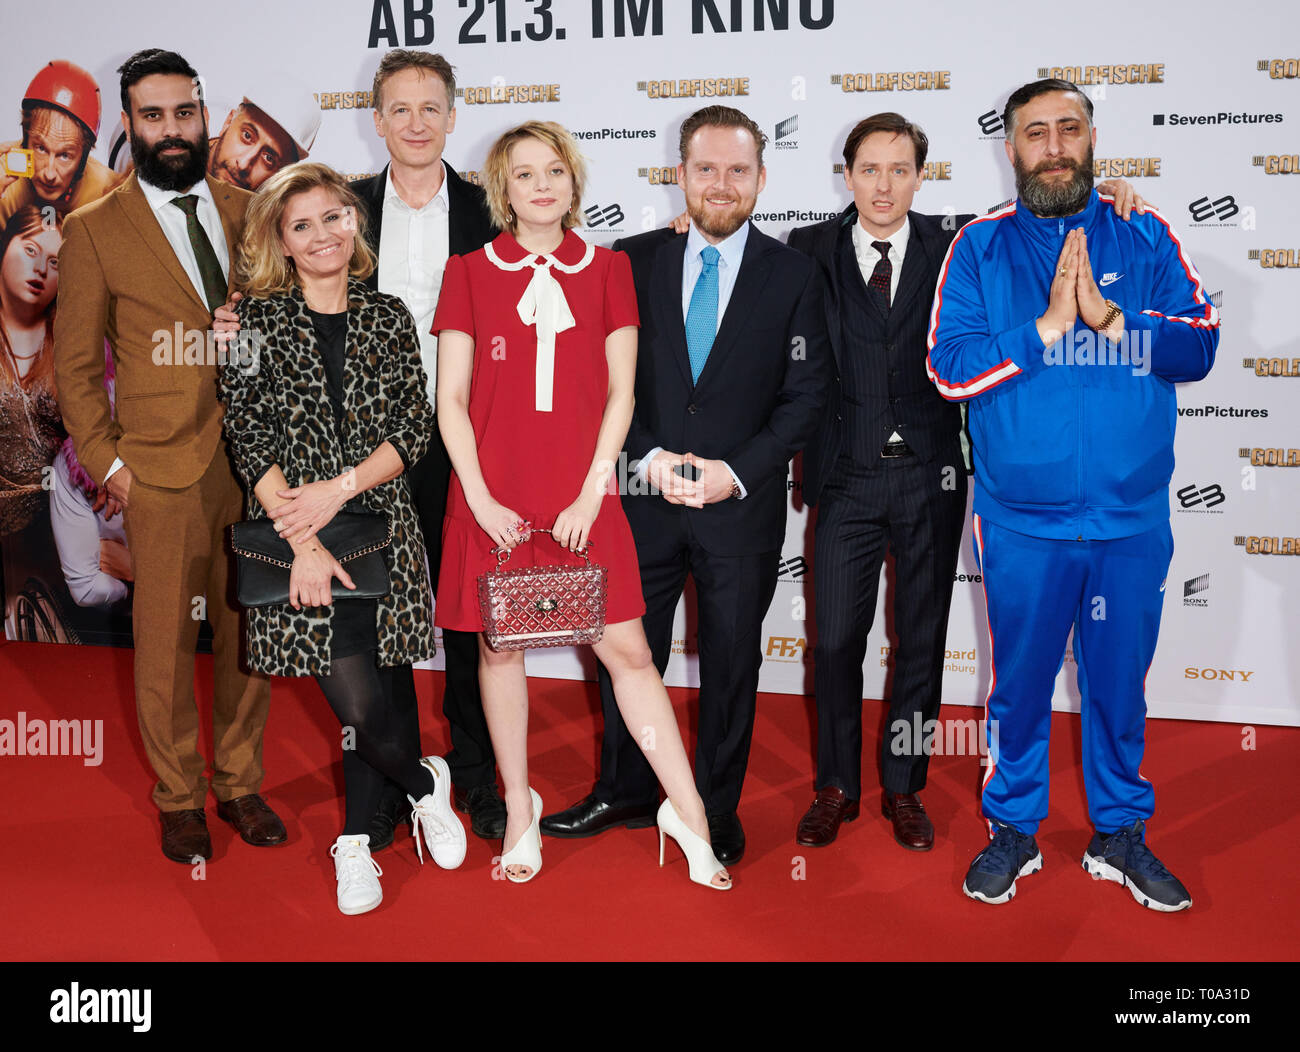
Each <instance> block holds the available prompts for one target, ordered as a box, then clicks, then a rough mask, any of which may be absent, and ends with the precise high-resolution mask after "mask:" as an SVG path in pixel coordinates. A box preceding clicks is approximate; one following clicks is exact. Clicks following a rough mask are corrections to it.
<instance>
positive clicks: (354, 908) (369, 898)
mask: <svg viewBox="0 0 1300 1052" xmlns="http://www.w3.org/2000/svg"><path fill="white" fill-rule="evenodd" d="M330 855H331V856H333V858H334V879H335V880H337V881H338V883H339V888H338V891H339V912H340V913H346V914H347V915H348V916H352V915H354V914H357V913H367V912H369V911H370V910H372V909H374V908H375V907H376V906H378V905H379V904H380V903H381V902H383V901H384V893H383V891H382V890H381V889H380V887H379V877H381V876H383V873H384V871H383V870H382V869H380V868H379V863H377V862H376V861H375V860H374V859H373V858H371V857H370V837H369V836H368V835H367V834H364V833H363V834H361V835H360V836H341V837H339V838H338V839H337V840H336V841H334V846H333V847H332V848H330Z"/></svg>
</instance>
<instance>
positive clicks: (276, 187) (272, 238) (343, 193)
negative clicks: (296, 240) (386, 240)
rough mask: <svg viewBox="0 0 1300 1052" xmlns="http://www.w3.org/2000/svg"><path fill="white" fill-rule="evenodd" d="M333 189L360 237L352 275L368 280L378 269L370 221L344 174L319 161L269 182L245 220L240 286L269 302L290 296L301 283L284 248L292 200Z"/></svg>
mask: <svg viewBox="0 0 1300 1052" xmlns="http://www.w3.org/2000/svg"><path fill="white" fill-rule="evenodd" d="M316 189H323V190H328V191H329V192H330V193H332V194H334V196H336V197H337V198H338V199H339V202H340V203H341V204H342V205H343V206H344V207H345V208H348V209H350V210H351V213H352V217H353V219H354V220H355V223H356V226H355V229H356V237H355V238H354V240H353V244H352V258H351V259H349V260H348V274H350V275H351V276H352V277H354V278H367V277H369V276H370V275H371V274H372V273H373V272H374V269H375V254H374V253H373V252H372V251H371V250H370V246H369V245H368V244H367V243H366V217H365V213H364V212H362V210H361V204H360V202H359V201H358V200H357V195H356V194H354V193H353V192H352V188H351V187H349V186H348V182H347V180H346V179H344V178H343V176H342V175H340V174H339V173H338V172H336V171H335V170H334V169H333V168H331V167H329V166H328V165H325V164H321V163H320V162H319V161H299V162H298V163H297V164H291V165H287V166H286V167H284V168H281V169H280V170H279V171H278V172H276V173H275V174H274V175H273V176H271V177H270V178H269V179H267V180H266V182H264V183H263V184H262V186H261V188H260V189H259V190H258V192H257V194H256V195H255V196H254V197H253V200H252V201H250V202H249V204H248V212H247V214H246V215H245V216H244V233H243V236H242V237H240V239H239V257H238V259H237V260H236V262H235V284H236V287H237V288H238V289H239V291H240V292H242V293H243V294H244V295H245V296H251V297H253V298H255V299H264V298H266V297H267V296H272V295H275V294H276V293H278V292H288V291H289V290H290V289H291V288H293V286H294V285H295V284H297V280H298V279H297V274H296V273H295V271H294V266H293V260H291V259H288V258H286V257H285V254H284V250H283V249H282V248H281V247H280V224H281V223H282V222H283V221H284V213H285V212H286V210H287V209H288V207H289V201H290V199H291V198H294V197H297V196H298V195H299V194H305V193H308V192H309V191H311V190H316Z"/></svg>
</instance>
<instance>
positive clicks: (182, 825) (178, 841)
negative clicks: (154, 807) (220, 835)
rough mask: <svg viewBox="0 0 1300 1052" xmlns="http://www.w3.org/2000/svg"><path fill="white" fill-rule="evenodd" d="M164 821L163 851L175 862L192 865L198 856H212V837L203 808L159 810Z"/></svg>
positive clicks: (205, 857) (204, 857) (159, 815)
mask: <svg viewBox="0 0 1300 1052" xmlns="http://www.w3.org/2000/svg"><path fill="white" fill-rule="evenodd" d="M158 817H159V819H160V820H161V821H162V853H163V854H164V855H166V856H167V857H168V858H169V859H171V860H172V861H173V862H180V863H182V864H183V865H186V866H188V865H190V864H191V863H192V862H193V861H194V860H195V859H196V858H202V859H209V858H211V857H212V838H211V837H210V836H208V819H207V816H206V815H205V814H204V813H203V808H201V807H199V808H190V809H187V810H184V811H159V812H158Z"/></svg>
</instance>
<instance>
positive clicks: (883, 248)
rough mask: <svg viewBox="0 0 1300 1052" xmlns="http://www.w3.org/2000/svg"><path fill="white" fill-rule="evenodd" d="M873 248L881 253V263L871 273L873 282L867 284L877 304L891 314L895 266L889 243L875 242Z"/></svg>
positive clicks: (872, 243)
mask: <svg viewBox="0 0 1300 1052" xmlns="http://www.w3.org/2000/svg"><path fill="white" fill-rule="evenodd" d="M871 247H872V248H874V249H875V250H876V251H877V252H879V253H880V262H878V263H877V264H876V269H875V270H873V271H872V272H871V280H870V281H868V282H867V288H869V289H870V290H871V294H872V295H873V296H875V297H876V302H877V303H878V304H879V305H880V307H881V308H882V309H883V310H884V312H885V313H886V314H888V313H889V282H890V279H891V278H892V277H893V276H894V265H893V264H892V263H890V262H889V242H888V241H873V242H871Z"/></svg>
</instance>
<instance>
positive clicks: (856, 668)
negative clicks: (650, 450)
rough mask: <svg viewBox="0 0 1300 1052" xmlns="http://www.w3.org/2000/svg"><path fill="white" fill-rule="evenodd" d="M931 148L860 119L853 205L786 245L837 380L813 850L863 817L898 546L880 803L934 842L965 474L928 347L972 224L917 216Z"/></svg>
mask: <svg viewBox="0 0 1300 1052" xmlns="http://www.w3.org/2000/svg"><path fill="white" fill-rule="evenodd" d="M927 146H928V143H927V140H926V137H925V133H924V132H923V131H921V129H920V128H919V127H917V126H916V125H915V124H912V123H911V122H910V121H907V120H905V119H904V118H903V117H901V116H899V115H898V114H896V113H878V114H875V115H874V116H872V117H868V118H866V119H865V120H863V121H860V122H859V123H858V124H857V126H856V127H855V128H854V129H853V131H852V132H850V134H849V137H848V139H847V141H846V142H845V144H844V181H845V184H846V186H847V187H848V189H849V190H850V191H851V192H852V193H853V204H852V205H850V206H849V207H848V208H846V209H845V211H844V213H843V214H842V215H840V216H838V217H836V218H835V219H831V220H828V221H826V222H824V223H818V224H816V225H814V226H809V227H803V228H801V229H798V230H795V231H792V232H791V234H790V238H789V243H790V245H791V247H793V248H797V249H800V250H801V251H803V252H806V253H808V254H809V255H811V256H812V257H813V258H814V259H816V260H817V261H818V262H819V263H820V265H821V266H822V268H823V270H824V272H825V276H826V279H827V286H828V287H829V289H830V295H829V296H828V297H827V301H826V302H827V308H828V321H829V323H830V330H831V347H832V349H833V351H834V354H835V360H836V365H837V369H836V372H837V374H838V375H837V377H836V381H837V382H836V383H835V384H833V385H832V394H831V400H832V401H831V405H830V406H829V411H828V412H827V413H826V414H825V417H824V418H823V424H822V428H821V433H820V434H819V435H818V437H817V439H816V440H815V441H814V443H813V444H812V445H810V446H809V447H808V449H807V450H806V451H805V452H804V484H803V495H804V500H805V501H806V502H807V503H808V504H809V505H810V506H812V505H818V504H819V507H818V515H817V523H816V533H815V540H814V545H815V547H814V554H813V581H814V601H815V610H816V618H817V643H816V648H815V661H816V665H815V677H814V683H815V689H816V694H817V735H818V748H817V781H816V789H817V796H816V799H815V800H814V802H813V805H812V807H811V808H810V809H809V810H808V813H807V814H805V815H804V817H803V819H802V821H800V823H799V829H798V833H797V840H798V842H799V843H800V844H804V845H808V846H810V847H822V846H825V845H827V844H829V843H831V842H832V841H833V840H834V839H835V837H836V834H837V833H838V831H839V826H840V823H841V822H845V821H852V820H853V819H854V818H856V817H857V816H858V812H859V800H860V798H861V795H862V793H861V768H862V661H863V657H864V656H865V653H866V646H867V635H868V633H869V632H870V631H871V623H872V618H873V617H874V615H875V610H876V589H877V587H878V584H879V580H880V567H881V563H882V561H883V559H884V555H885V547H886V545H888V546H889V547H890V548H891V549H892V550H893V553H894V565H895V567H896V570H897V581H896V586H895V589H894V615H895V629H896V632H897V639H898V645H897V649H896V651H895V656H894V675H893V684H892V688H893V689H892V691H891V699H890V708H889V719H888V724H887V730H886V733H885V735H884V736H883V743H882V744H883V747H882V749H881V763H880V768H881V769H880V775H881V782H882V784H883V787H884V793H883V796H882V800H881V808H882V811H883V813H884V815H885V817H887V818H889V819H890V820H891V821H892V823H893V828H894V838H895V839H896V840H897V841H898V843H900V844H901V845H902V846H903V847H906V848H910V849H912V850H914V851H927V850H929V849H930V847H931V846H932V845H933V843H934V828H933V826H932V825H931V824H930V820H929V818H928V817H927V816H926V813H925V808H924V807H923V806H922V804H921V801H920V797H919V796H918V795H917V794H918V793H919V792H920V790H921V789H922V788H923V787H924V786H925V777H926V768H927V765H928V757H927V756H926V755H925V750H924V748H923V742H921V741H919V740H914V735H913V728H914V727H916V726H917V721H916V715H917V714H919V715H920V721H919V722H920V723H921V724H924V722H925V721H927V720H932V719H935V718H936V717H937V716H938V714H939V700H940V685H941V682H942V676H943V656H944V642H945V638H946V636H947V631H948V608H949V604H950V602H951V599H952V582H953V573H954V571H955V569H956V566H957V552H958V548H959V545H960V543H961V534H962V523H963V521H964V517H965V513H966V468H965V463H964V460H963V457H962V451H961V440H960V434H961V414H960V412H956V411H954V410H955V409H956V406H954V405H953V404H951V403H948V402H945V401H944V400H943V399H942V398H941V397H939V395H938V394H937V392H936V391H935V390H934V385H933V384H931V383H930V381H929V378H928V377H927V376H926V372H925V355H926V343H925V340H926V326H927V322H928V319H929V314H930V303H931V299H932V297H933V294H934V286H935V281H936V279H937V277H938V273H939V267H940V265H941V264H942V262H943V258H944V254H945V253H946V252H947V250H948V245H949V243H950V242H951V241H952V239H953V236H954V234H956V232H957V230H958V229H959V228H960V227H961V225H962V224H963V223H964V222H966V220H968V219H970V218H973V217H971V216H926V215H918V214H917V213H915V212H910V211H909V209H910V207H911V204H912V197H913V195H914V194H915V193H916V191H917V190H918V189H920V186H921V179H922V174H923V171H924V168H923V166H924V164H925V154H926V149H927ZM819 502H820V503H819ZM903 728H906V729H905V730H904V729H903Z"/></svg>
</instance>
